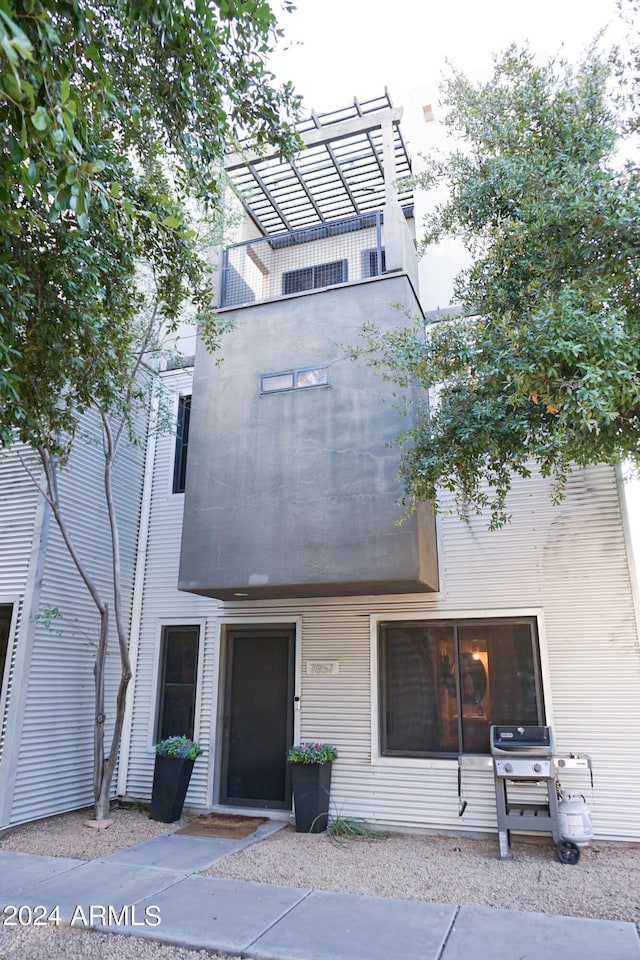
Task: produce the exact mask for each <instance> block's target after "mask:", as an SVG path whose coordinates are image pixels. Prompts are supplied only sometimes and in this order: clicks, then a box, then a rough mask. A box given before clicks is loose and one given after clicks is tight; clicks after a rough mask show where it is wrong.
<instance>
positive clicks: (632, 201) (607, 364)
mask: <svg viewBox="0 0 640 960" xmlns="http://www.w3.org/2000/svg"><path fill="white" fill-rule="evenodd" d="M617 64H618V60H617V58H616V56H615V55H613V54H612V55H608V56H602V55H599V54H598V52H597V51H596V49H595V48H593V49H591V50H590V51H589V53H588V54H587V56H586V57H585V58H584V60H583V62H582V63H581V64H580V65H579V66H577V67H571V66H570V65H568V64H566V63H563V62H561V61H551V62H548V63H546V64H543V65H540V64H539V62H538V61H537V60H536V58H535V57H534V56H533V55H532V54H531V52H530V51H529V50H527V49H522V50H521V49H517V48H515V47H513V48H511V49H509V50H508V51H507V52H506V53H504V54H503V55H502V56H500V57H499V58H497V59H496V61H495V65H494V73H493V76H492V78H491V79H490V80H489V81H488V82H486V83H480V84H476V83H472V82H470V81H469V80H468V79H467V78H466V77H465V76H464V75H463V74H461V73H460V72H458V71H455V70H453V71H452V72H451V75H450V77H449V79H448V80H447V81H446V83H445V85H444V87H443V100H444V103H445V105H446V117H445V123H446V126H447V128H448V131H449V132H450V133H451V134H452V135H453V138H454V141H453V142H454V143H455V147H454V149H452V150H451V151H450V152H448V153H447V154H446V155H444V156H443V155H432V156H431V157H430V159H429V162H428V164H427V167H426V171H425V172H424V173H423V174H422V175H420V176H419V177H418V178H417V184H418V185H419V186H421V187H423V188H425V189H431V188H434V187H443V186H444V187H446V199H445V200H443V201H442V202H440V203H437V204H435V205H434V207H433V209H432V212H431V214H430V215H429V217H428V219H427V223H426V232H425V237H424V241H425V244H426V245H428V244H430V243H434V242H437V241H438V240H440V239H442V238H443V237H446V236H453V237H456V238H458V239H459V240H461V241H462V242H463V243H464V244H465V245H466V247H467V248H468V250H469V251H470V252H471V266H469V267H468V268H467V269H465V270H463V271H462V272H461V273H460V274H459V275H458V277H457V278H456V281H455V288H454V292H455V296H454V302H455V303H456V304H457V306H458V307H459V314H458V315H457V316H456V315H455V312H454V315H453V316H451V315H450V316H449V319H443V320H442V321H441V322H438V323H434V324H431V325H429V326H428V327H427V333H426V336H425V334H424V326H423V324H422V323H419V324H417V325H416V326H415V327H414V328H413V329H407V330H404V331H403V332H402V333H400V334H391V335H387V336H383V335H380V334H378V333H376V332H375V331H369V344H368V347H367V348H366V349H367V352H368V355H369V359H370V360H371V361H372V362H374V363H376V364H378V365H379V366H381V367H382V368H383V369H384V370H385V371H386V374H387V376H389V377H391V378H392V379H395V380H396V381H398V382H399V383H402V384H404V385H409V384H412V385H416V384H417V385H419V386H420V387H421V388H423V396H424V392H425V391H431V399H432V403H431V405H430V409H429V410H426V409H425V408H424V407H423V408H422V410H421V412H420V414H419V417H418V422H417V426H416V429H415V430H414V431H412V432H411V433H410V434H409V435H407V436H406V437H404V438H403V441H404V444H405V453H404V456H403V461H402V468H401V469H402V475H403V479H404V483H405V488H406V491H407V495H408V497H409V498H410V499H411V500H425V499H430V500H433V501H435V502H436V503H438V502H440V500H441V496H442V491H443V490H447V491H452V492H453V493H454V495H455V500H456V503H457V508H458V511H459V513H460V514H461V515H467V514H468V513H469V512H478V511H481V510H485V509H487V508H490V511H491V522H492V524H493V525H499V524H500V523H503V522H504V521H505V520H506V496H507V493H508V491H509V489H510V486H511V481H512V477H513V476H514V475H520V476H524V477H526V476H529V472H530V464H531V461H534V462H536V463H537V465H538V466H539V468H540V469H541V471H542V473H543V475H546V476H550V477H552V478H553V480H554V485H553V488H554V492H555V495H557V496H561V495H562V490H563V488H564V484H565V481H566V477H567V474H568V472H570V471H571V469H572V466H573V465H574V464H577V465H587V464H593V463H609V464H613V463H617V462H619V461H622V460H624V459H625V458H628V457H631V458H632V459H633V460H635V462H636V463H639V464H640V286H639V276H638V270H639V263H640V260H639V257H640V239H639V234H638V224H639V223H640V181H639V178H638V166H637V161H636V159H635V157H634V158H632V159H626V160H625V159H624V150H623V148H622V141H623V139H624V137H625V136H626V135H627V134H629V132H630V130H631V128H632V126H633V125H632V124H630V123H629V122H628V121H629V117H628V110H627V109H626V104H628V100H625V103H622V98H621V97H620V96H619V93H620V90H619V89H618V96H617V97H616V96H613V94H614V93H615V84H614V77H615V76H616V66H617Z"/></svg>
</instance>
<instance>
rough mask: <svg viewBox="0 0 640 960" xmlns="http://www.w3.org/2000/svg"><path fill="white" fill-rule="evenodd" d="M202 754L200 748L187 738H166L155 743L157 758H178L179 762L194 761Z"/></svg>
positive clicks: (194, 741)
mask: <svg viewBox="0 0 640 960" xmlns="http://www.w3.org/2000/svg"><path fill="white" fill-rule="evenodd" d="M201 753H202V747H201V746H200V744H199V743H198V742H197V741H196V740H190V739H189V737H186V736H184V735H183V736H181V737H167V739H166V740H160V741H159V742H158V743H156V756H157V757H179V758H180V759H181V760H195V759H196V757H199V756H200V754H201Z"/></svg>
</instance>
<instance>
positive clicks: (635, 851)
mask: <svg viewBox="0 0 640 960" xmlns="http://www.w3.org/2000/svg"><path fill="white" fill-rule="evenodd" d="M206 874H207V875H208V876H212V877H226V878H228V879H238V880H257V881H262V882H265V883H277V884H283V885H287V886H293V887H314V888H316V889H318V890H334V891H338V892H340V893H361V894H369V895H371V896H377V897H403V898H405V899H409V900H434V901H437V902H440V903H460V904H471V905H474V906H479V907H500V908H502V909H508V910H535V911H540V912H542V913H556V914H564V915H565V916H574V917H599V918H602V919H607V920H632V921H634V922H638V921H639V920H640V848H638V847H628V846H617V845H605V844H595V845H593V846H591V847H587V848H585V849H583V850H582V856H581V858H580V862H579V863H578V864H577V865H576V866H565V865H563V864H561V863H560V861H559V860H557V859H556V856H555V850H554V849H553V846H551V845H550V843H525V842H518V843H515V842H514V843H513V846H512V849H511V857H510V859H509V860H499V859H498V844H497V839H496V840H461V839H451V838H446V837H433V836H415V835H408V834H394V835H391V836H389V837H385V838H383V839H376V840H361V839H357V840H355V839H351V840H346V841H342V840H336V839H331V838H330V837H328V836H327V835H326V834H316V835H313V834H301V833H295V832H294V831H293V830H292V829H291V828H287V829H285V830H280V831H279V832H278V833H275V834H273V835H272V836H270V837H267V839H266V840H263V841H262V842H261V843H258V844H255V845H254V846H251V847H247V848H246V849H245V850H242V851H241V852H240V853H237V854H235V856H232V857H227V858H226V859H225V860H222V861H221V862H220V863H219V864H216V865H215V866H213V867H211V868H210V869H209V870H207V871H206Z"/></svg>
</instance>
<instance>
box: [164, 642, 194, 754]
mask: <svg viewBox="0 0 640 960" xmlns="http://www.w3.org/2000/svg"><path fill="white" fill-rule="evenodd" d="M199 634H200V628H199V627H198V626H197V625H195V626H178V627H163V630H162V650H161V657H160V663H161V674H160V696H159V710H158V737H157V739H158V740H164V738H165V737H173V736H182V734H186V736H187V737H191V738H192V737H193V731H194V722H195V707H196V683H197V673H198V641H199Z"/></svg>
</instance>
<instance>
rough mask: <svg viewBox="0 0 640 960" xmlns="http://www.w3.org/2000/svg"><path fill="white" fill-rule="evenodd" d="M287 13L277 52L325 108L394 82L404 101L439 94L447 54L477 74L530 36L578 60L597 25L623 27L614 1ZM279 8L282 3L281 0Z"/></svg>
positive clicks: (310, 101)
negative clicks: (417, 93) (419, 94)
mask: <svg viewBox="0 0 640 960" xmlns="http://www.w3.org/2000/svg"><path fill="white" fill-rule="evenodd" d="M294 2H295V3H296V10H295V12H294V13H292V14H283V15H282V16H281V18H280V23H281V25H282V27H283V28H284V29H285V34H286V42H287V44H288V49H282V50H281V51H280V52H279V53H278V54H277V55H276V56H275V57H274V59H273V60H272V68H273V69H274V70H275V72H276V74H277V75H278V77H279V78H281V79H283V80H286V79H290V80H292V81H293V83H294V86H295V87H296V89H297V90H298V92H299V93H300V94H301V95H302V96H303V98H304V101H305V105H306V106H307V107H309V108H311V107H313V108H314V109H315V110H317V111H318V112H319V113H322V112H325V111H330V110H333V109H338V108H340V107H342V106H345V105H346V104H347V103H350V102H351V101H352V98H353V97H354V96H356V97H358V99H360V100H367V99H371V98H374V97H378V96H380V95H382V94H383V91H384V88H385V86H386V87H387V88H388V89H389V92H390V94H391V98H392V101H393V103H394V105H396V106H401V105H402V106H406V104H407V102H408V100H410V99H411V97H412V96H413V95H414V92H415V91H416V90H421V91H426V93H427V94H429V95H431V94H432V99H433V101H434V102H435V100H436V92H437V85H438V80H439V77H440V76H441V72H442V70H443V68H444V67H445V61H446V60H447V59H449V60H450V61H451V62H452V63H453V64H454V65H455V66H456V67H458V68H460V69H462V70H463V71H464V72H465V73H467V74H469V75H471V76H476V75H477V76H478V77H481V76H482V75H483V74H485V75H486V74H487V73H488V72H489V70H490V67H491V57H492V54H495V53H498V52H500V51H501V50H503V49H505V48H506V47H508V46H509V45H510V44H511V43H513V42H518V43H523V42H526V41H528V42H529V43H530V45H531V47H532V49H533V50H534V51H535V52H540V53H542V54H545V53H548V54H550V55H551V54H555V53H557V52H558V51H560V49H562V52H563V53H564V55H565V56H566V57H567V58H568V59H575V58H576V57H578V56H579V55H580V52H581V50H582V49H583V48H584V47H585V46H586V45H588V44H589V43H590V42H591V40H592V39H593V38H594V37H595V35H596V34H597V32H598V31H599V30H600V29H602V28H603V27H606V26H607V24H608V23H611V24H612V27H611V28H610V29H609V31H608V35H610V36H612V37H613V36H616V35H620V31H621V30H622V29H623V28H622V27H621V23H620V19H619V17H618V9H617V2H616V0H534V2H532V0H528V2H523V0H440V2H439V3H433V2H430V0H384V2H383V0H294ZM623 2H624V0H623ZM274 8H275V3H274Z"/></svg>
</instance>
